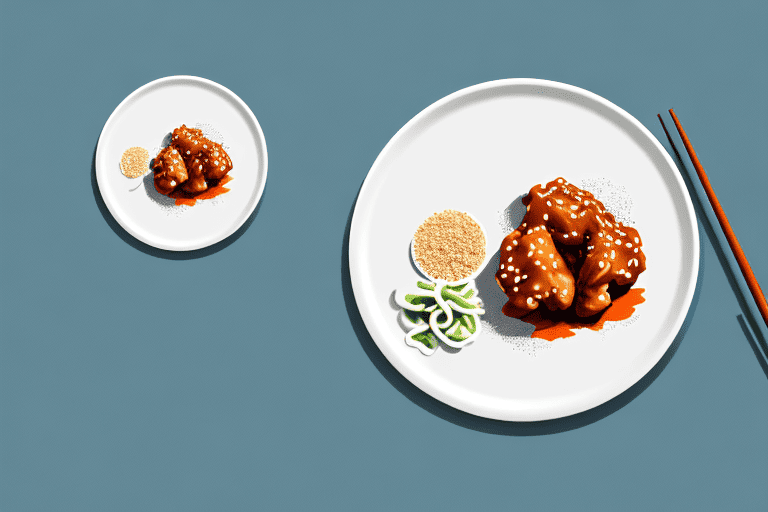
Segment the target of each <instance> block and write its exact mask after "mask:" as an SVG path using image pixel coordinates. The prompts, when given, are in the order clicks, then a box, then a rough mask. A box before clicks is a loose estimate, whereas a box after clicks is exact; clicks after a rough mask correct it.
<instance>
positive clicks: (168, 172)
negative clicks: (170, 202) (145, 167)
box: [152, 146, 189, 195]
mask: <svg viewBox="0 0 768 512" xmlns="http://www.w3.org/2000/svg"><path fill="white" fill-rule="evenodd" d="M152 169H153V171H154V173H155V176H154V178H155V188H156V189H157V191H158V192H160V193H161V194H165V195H168V194H170V193H171V192H173V191H174V190H175V189H176V187H178V186H179V185H181V184H182V183H184V182H185V181H187V179H188V178H189V175H188V173H187V166H186V165H185V164H184V159H183V158H181V155H180V154H179V151H178V150H177V149H176V148H174V147H173V146H168V147H167V148H163V149H161V150H160V153H158V154H157V156H156V157H155V161H154V164H153V166H152Z"/></svg>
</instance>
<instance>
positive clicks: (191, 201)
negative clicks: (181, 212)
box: [168, 174, 232, 206]
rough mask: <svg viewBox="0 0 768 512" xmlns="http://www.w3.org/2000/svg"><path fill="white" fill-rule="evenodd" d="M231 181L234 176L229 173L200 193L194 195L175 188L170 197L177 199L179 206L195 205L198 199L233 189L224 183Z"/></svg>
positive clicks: (211, 196) (210, 197)
mask: <svg viewBox="0 0 768 512" xmlns="http://www.w3.org/2000/svg"><path fill="white" fill-rule="evenodd" d="M230 181H232V177H231V176H230V175H229V174H227V175H226V176H224V177H223V178H221V179H220V180H219V182H218V183H217V184H216V185H214V186H212V187H210V188H208V190H205V191H203V192H200V193H199V194H196V195H192V194H189V193H187V192H184V191H183V190H174V191H173V192H171V193H170V194H168V197H172V198H174V199H176V205H177V206H178V205H181V204H185V205H187V206H195V203H197V201H198V199H212V198H214V197H216V196H220V195H221V194H226V193H227V192H229V191H230V190H231V189H228V188H226V187H225V186H224V185H225V184H226V183H229V182H230Z"/></svg>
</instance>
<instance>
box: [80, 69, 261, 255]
mask: <svg viewBox="0 0 768 512" xmlns="http://www.w3.org/2000/svg"><path fill="white" fill-rule="evenodd" d="M166 82H193V83H196V84H197V85H203V86H205V87H208V88H212V89H217V90H218V91H219V92H221V93H223V94H224V95H226V96H229V97H230V99H231V100H233V101H234V102H235V104H237V106H238V107H239V108H240V109H242V111H243V112H244V113H245V114H246V115H247V116H248V117H249V118H250V120H251V122H253V125H254V127H255V128H256V131H257V133H258V135H259V136H258V140H256V141H255V142H256V143H257V146H258V151H259V152H260V153H261V154H263V155H264V176H263V178H262V179H261V180H259V182H258V185H257V187H258V189H257V190H256V195H255V200H254V201H253V204H251V205H250V206H249V207H248V209H247V214H246V215H243V220H242V222H240V223H239V224H237V225H235V224H233V225H232V226H230V229H229V230H227V231H226V232H223V233H224V234H223V235H221V236H217V237H215V238H214V239H213V240H212V241H204V242H200V243H196V244H186V245H184V244H179V245H176V244H164V243H162V242H158V241H155V240H149V239H147V238H146V237H144V236H143V235H141V234H140V233H137V232H136V231H135V230H133V229H132V228H131V227H130V225H128V224H127V223H125V222H124V221H123V219H122V218H121V215H116V208H117V207H116V206H115V205H114V204H113V203H112V201H111V199H110V198H109V195H108V194H104V193H103V191H102V190H103V189H102V186H106V183H105V182H104V181H103V180H104V179H106V178H105V177H102V175H103V173H104V172H107V171H100V170H99V162H100V161H101V157H102V156H103V146H102V139H103V138H104V136H105V133H107V132H108V129H109V128H111V126H112V124H114V123H115V122H117V121H116V120H117V118H118V116H119V114H120V113H121V112H122V111H123V110H124V109H126V108H127V107H128V105H129V104H130V103H131V101H132V100H133V99H134V98H135V97H137V96H140V95H141V94H143V93H144V92H145V91H146V90H148V89H151V88H153V87H157V86H162V85H165V84H166ZM268 170H269V155H268V153H267V140H266V138H265V137H264V131H263V130H262V128H261V124H259V121H258V119H256V116H255V115H254V113H253V112H252V111H251V109H250V107H248V105H247V104H246V103H245V102H244V101H243V100H242V99H241V98H240V97H239V96H238V95H237V94H235V93H234V92H232V91H231V90H229V89H228V88H227V87H225V86H223V85H221V84H219V83H217V82H214V81H213V80H209V79H207V78H202V77H199V76H193V75H171V76H165V77H162V78H157V79H155V80H152V81H151V82H148V83H146V84H144V85H142V86H141V87H139V88H138V89H136V90H134V91H133V92H131V93H130V94H129V95H128V96H126V97H125V98H124V99H123V100H122V101H121V102H120V103H119V104H118V105H117V107H115V109H114V110H113V111H112V113H111V114H110V115H109V117H108V118H107V121H106V122H105V123H104V126H103V127H102V128H101V132H100V133H99V140H98V142H97V143H96V160H95V174H96V183H97V184H98V186H99V194H100V195H101V198H102V200H103V201H104V204H105V205H106V207H107V209H108V210H109V214H110V215H112V218H113V219H115V221H116V222H117V223H118V224H119V225H120V227H122V228H123V229H124V230H125V231H126V232H127V233H128V234H129V235H131V236H132V237H133V238H135V239H136V240H138V241H140V242H142V243H145V244H147V245H149V246H151V247H155V248H157V249H162V250H166V251H174V252H188V251H195V250H198V249H204V248H206V247H210V246H212V245H214V244H217V243H219V242H221V241H222V240H226V239H227V238H229V237H230V236H232V234H233V233H235V232H236V231H237V230H238V229H240V227H242V226H243V224H245V223H246V221H247V220H248V219H249V218H250V216H251V215H252V214H253V212H254V211H255V210H256V207H257V206H258V204H259V202H261V198H262V195H263V194H264V188H265V187H266V184H267V175H268Z"/></svg>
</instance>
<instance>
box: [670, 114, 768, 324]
mask: <svg viewBox="0 0 768 512" xmlns="http://www.w3.org/2000/svg"><path fill="white" fill-rule="evenodd" d="M669 113H670V114H671V115H672V120H673V121H674V122H675V127H676V128H677V131H678V133H679V134H680V138H681V139H682V140H683V145H684V146H685V149H686V151H688V156H690V157H691V162H693V167H694V169H696V173H697V174H698V175H699V181H701V185H702V187H704V192H706V194H707V198H708V199H709V204H711V205H712V209H713V210H714V211H715V216H716V217H717V221H718V222H719V223H720V227H721V228H722V229H723V233H724V234H725V239H726V240H728V245H730V246H731V251H732V252H733V255H734V256H735V258H736V262H737V263H738V264H739V269H741V273H742V274H743V275H744V279H745V280H746V281H747V287H749V291H750V292H751V293H752V297H753V298H754V299H755V303H756V304H757V309H758V310H759V311H760V315H762V317H763V321H764V322H765V325H766V326H768V302H766V301H765V295H764V294H763V290H761V289H760V284H759V283H758V282H757V279H755V274H754V273H753V272H752V267H750V266H749V262H748V261H747V257H746V255H745V254H744V251H743V250H742V249H741V245H740V244H739V241H738V240H737V238H736V234H735V233H734V232H733V229H732V228H731V223H730V222H728V218H727V217H726V216H725V211H723V207H722V206H720V201H718V200H717V196H716V195H715V191H714V190H713V189H712V184H710V182H709V178H708V177H707V173H706V172H704V167H703V166H702V165H701V162H699V158H698V157H697V156H696V151H694V150H693V145H692V144H691V140H690V139H689V138H688V135H686V133H685V130H683V126H682V125H681V124H680V120H679V119H678V118H677V116H676V115H675V112H674V111H673V110H672V109H669ZM657 115H658V117H659V121H661V127H662V128H664V133H665V134H667V139H669V143H670V144H671V145H672V149H673V150H674V151H675V154H676V155H677V157H678V158H680V153H678V152H677V148H676V147H675V143H674V142H673V141H672V137H671V136H670V135H669V132H668V131H667V127H666V126H665V125H664V120H663V119H662V118H661V114H657ZM681 161H682V160H681Z"/></svg>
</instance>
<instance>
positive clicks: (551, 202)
mask: <svg viewBox="0 0 768 512" xmlns="http://www.w3.org/2000/svg"><path fill="white" fill-rule="evenodd" d="M523 204H524V205H526V214H525V217H524V218H523V220H522V222H521V223H520V227H518V230H517V231H515V232H513V233H512V234H511V235H509V236H508V237H507V238H509V237H511V236H513V235H514V234H515V233H517V232H520V233H525V236H532V237H533V238H538V237H537V236H535V235H534V233H535V232H536V231H539V232H541V231H544V232H546V233H547V234H548V235H550V239H551V240H552V241H553V243H552V247H553V248H554V250H553V254H555V255H557V256H559V257H560V258H561V261H563V263H560V262H559V261H558V265H563V266H566V267H567V269H568V270H569V271H570V273H571V275H572V276H576V283H575V286H569V291H570V292H571V293H573V292H574V291H575V298H574V299H573V304H574V310H575V312H576V314H577V315H578V316H580V317H589V316H592V315H595V314H597V313H600V312H601V311H603V310H604V309H605V308H607V307H608V306H610V304H611V296H610V294H609V292H608V287H609V286H610V285H611V284H612V283H615V284H616V285H618V286H620V287H622V286H631V285H633V284H634V283H635V281H637V277H638V276H639V275H640V273H641V272H643V271H644V270H645V255H644V254H643V252H642V242H641V241H640V235H639V234H638V233H637V230H635V229H634V228H632V227H629V226H625V225H623V224H622V223H620V222H617V221H616V219H615V218H614V216H613V214H611V213H610V212H609V211H607V210H606V209H605V206H604V205H603V203H601V202H600V201H599V200H597V199H596V198H595V197H594V196H593V195H592V194H591V193H590V192H588V191H586V190H581V189H580V188H578V187H576V186H575V185H572V184H570V183H568V181H567V180H565V179H564V178H562V177H560V178H556V179H555V180H553V181H550V182H549V183H547V184H546V185H537V186H534V187H533V188H531V190H530V192H529V193H528V195H526V196H525V197H524V198H523ZM541 238H542V239H544V240H545V241H546V238H545V237H543V236H541ZM512 241H513V240H510V242H512ZM520 243H522V242H520ZM507 246H509V243H508V241H507V239H506V238H505V239H504V242H503V243H502V257H503V254H504V248H505V247H507ZM537 252H538V249H536V250H535V251H534V255H533V257H534V258H535V257H536V256H535V255H536V253H537ZM503 261H504V260H503V259H502V262H503ZM550 272H553V273H555V269H551V270H550ZM499 275H500V272H497V278H498V276H499ZM546 279H549V280H550V281H553V282H554V281H555V280H556V279H555V276H552V277H549V278H546V277H545V276H541V277H540V278H539V280H540V281H541V282H542V284H543V282H544V281H545V280H546ZM558 279H562V276H559V277H558ZM571 279H572V280H573V277H571ZM499 284H500V285H501V286H502V289H504V290H505V293H506V291H508V289H507V287H506V286H504V285H503V281H500V283H499ZM518 288H520V287H518ZM520 289H521V290H522V288H520ZM541 289H543V288H541ZM560 289H562V286H561V287H560ZM520 293H522V292H520ZM508 295H509V294H508ZM509 296H510V300H513V296H512V295H509ZM530 296H531V295H530V294H529V295H527V296H524V297H523V298H524V299H525V300H526V303H527V304H528V306H530V305H531V303H530V302H527V301H528V298H529V297H530ZM533 297H534V298H535V297H536V294H534V295H533ZM514 300H515V303H514V304H515V306H516V307H518V302H519V297H514ZM536 304H537V305H538V303H536ZM545 304H546V302H545ZM570 305H571V304H570V302H569V304H568V305H567V306H565V308H567V307H569V306H570ZM547 306H548V307H549V305H547ZM565 308H562V307H560V308H559V309H565ZM533 309H535V307H534V308H533ZM549 309H550V310H554V308H552V307H549Z"/></svg>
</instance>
